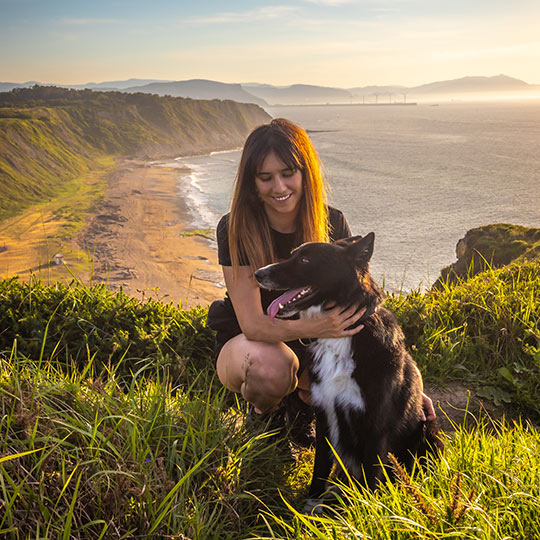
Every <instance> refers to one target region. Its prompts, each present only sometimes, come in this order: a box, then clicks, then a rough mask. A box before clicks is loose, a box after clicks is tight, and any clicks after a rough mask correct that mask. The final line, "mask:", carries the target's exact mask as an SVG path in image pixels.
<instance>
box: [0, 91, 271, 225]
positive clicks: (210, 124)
mask: <svg viewBox="0 0 540 540" xmlns="http://www.w3.org/2000/svg"><path fill="white" fill-rule="evenodd" d="M269 120H270V116H269V115H268V114H267V113H266V112H265V111H264V110H263V109H261V108H260V107H259V106H257V105H253V104H248V103H237V102H234V101H221V100H211V101H203V100H194V99H184V98H173V97H167V96H165V97H159V96H155V95H149V94H123V93H119V92H92V91H90V90H84V91H76V90H68V89H64V88H54V87H35V88H25V89H20V90H18V91H13V92H7V93H3V94H2V93H0V193H2V197H1V199H0V219H2V217H6V215H8V214H13V213H14V212H16V211H17V210H18V209H20V208H23V207H24V206H28V205H29V204H32V203H35V202H39V201H40V200H42V199H43V198H47V197H52V196H54V195H55V194H56V193H57V192H58V191H59V190H60V189H61V188H62V186H63V185H64V184H65V183H66V182H68V181H70V180H71V179H73V178H75V177H77V176H79V175H82V174H85V173H87V172H88V171H89V170H92V169H93V168H95V166H96V163H97V161H98V160H100V159H102V158H104V157H107V156H114V157H117V156H123V157H137V158H142V159H162V158H168V157H177V156H182V155H192V154H204V153H208V152H211V151H215V150H227V149H232V148H237V147H239V146H241V145H242V144H243V142H244V140H245V138H246V136H247V135H248V133H249V132H250V131H251V130H252V129H253V128H254V127H255V126H257V125H260V124H263V123H266V122H268V121H269Z"/></svg>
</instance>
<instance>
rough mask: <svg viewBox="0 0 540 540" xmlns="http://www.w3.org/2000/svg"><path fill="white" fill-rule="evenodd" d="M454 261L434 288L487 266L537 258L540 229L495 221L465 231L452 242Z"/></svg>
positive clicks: (539, 249)
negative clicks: (455, 259) (454, 245)
mask: <svg viewBox="0 0 540 540" xmlns="http://www.w3.org/2000/svg"><path fill="white" fill-rule="evenodd" d="M456 257H457V261H456V262H454V263H452V264H451V265H449V266H446V267H445V268H443V269H442V270H441V275H440V277H439V279H438V280H437V281H436V283H435V285H434V287H438V286H440V285H441V284H442V283H447V282H449V283H454V282H455V281H457V280H458V279H464V278H467V277H472V276H474V275H476V274H478V273H479V272H483V271H484V270H486V269H488V268H501V267H502V266H506V265H507V264H510V263H511V262H512V261H516V260H517V261H521V262H523V261H527V260H531V259H535V258H539V257H540V229H535V228H530V227H522V226H520V225H510V224H507V223H497V224H492V225H485V226H483V227H477V228H475V229H471V230H470V231H468V232H467V233H466V234H465V236H464V237H463V238H461V239H460V240H459V241H458V243H457V245H456Z"/></svg>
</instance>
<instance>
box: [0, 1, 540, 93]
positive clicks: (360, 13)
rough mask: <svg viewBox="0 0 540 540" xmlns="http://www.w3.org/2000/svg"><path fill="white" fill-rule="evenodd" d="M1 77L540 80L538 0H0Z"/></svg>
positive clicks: (353, 82)
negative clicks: (487, 77) (484, 77)
mask: <svg viewBox="0 0 540 540" xmlns="http://www.w3.org/2000/svg"><path fill="white" fill-rule="evenodd" d="M0 51H1V52H0V81H9V82H25V81H29V80H35V81H40V82H43V83H59V84H76V83H86V82H90V81H94V82H101V81H106V80H121V79H128V78H131V77H137V78H151V79H152V78H155V79H170V80H185V79H193V78H204V79H213V80H218V81H222V82H266V83H270V84H277V85H288V84H293V83H308V84H320V85H326V86H338V87H344V88H348V87H354V86H365V85H369V84H403V85H407V86H414V85H417V84H422V83H427V82H432V81H436V80H444V79H453V78H458V77H463V76H466V75H497V74H499V73H504V74H505V75H510V76H512V77H517V78H519V79H523V80H525V81H526V82H529V83H533V84H540V1H539V0H365V1H364V0H296V1H279V0H276V1H269V0H267V1H263V0H226V1H217V0H211V1H207V0H199V1H197V0H190V1H184V0H177V1H175V0H145V1H139V0H0Z"/></svg>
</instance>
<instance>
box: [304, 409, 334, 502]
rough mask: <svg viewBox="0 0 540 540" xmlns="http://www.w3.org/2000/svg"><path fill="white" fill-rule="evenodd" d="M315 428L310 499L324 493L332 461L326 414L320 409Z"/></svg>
mask: <svg viewBox="0 0 540 540" xmlns="http://www.w3.org/2000/svg"><path fill="white" fill-rule="evenodd" d="M316 428H317V430H316V442H315V463H314V464H313V478H312V480H311V486H310V487H309V497H310V499H313V498H317V497H320V496H321V495H322V494H323V493H324V490H325V489H326V481H327V480H328V477H329V476H330V471H331V469H332V464H333V462H334V459H333V454H332V449H331V448H330V444H329V443H328V436H329V434H328V422H327V420H326V415H325V414H324V413H323V412H321V411H317V416H316Z"/></svg>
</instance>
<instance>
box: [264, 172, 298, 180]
mask: <svg viewBox="0 0 540 540" xmlns="http://www.w3.org/2000/svg"><path fill="white" fill-rule="evenodd" d="M296 171H297V169H283V170H281V171H279V174H280V175H281V176H282V177H283V178H291V177H292V176H294V174H295V173H296ZM272 177H273V174H271V173H263V172H260V173H258V174H257V178H258V179H259V180H260V181H261V182H268V181H270V180H272Z"/></svg>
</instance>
